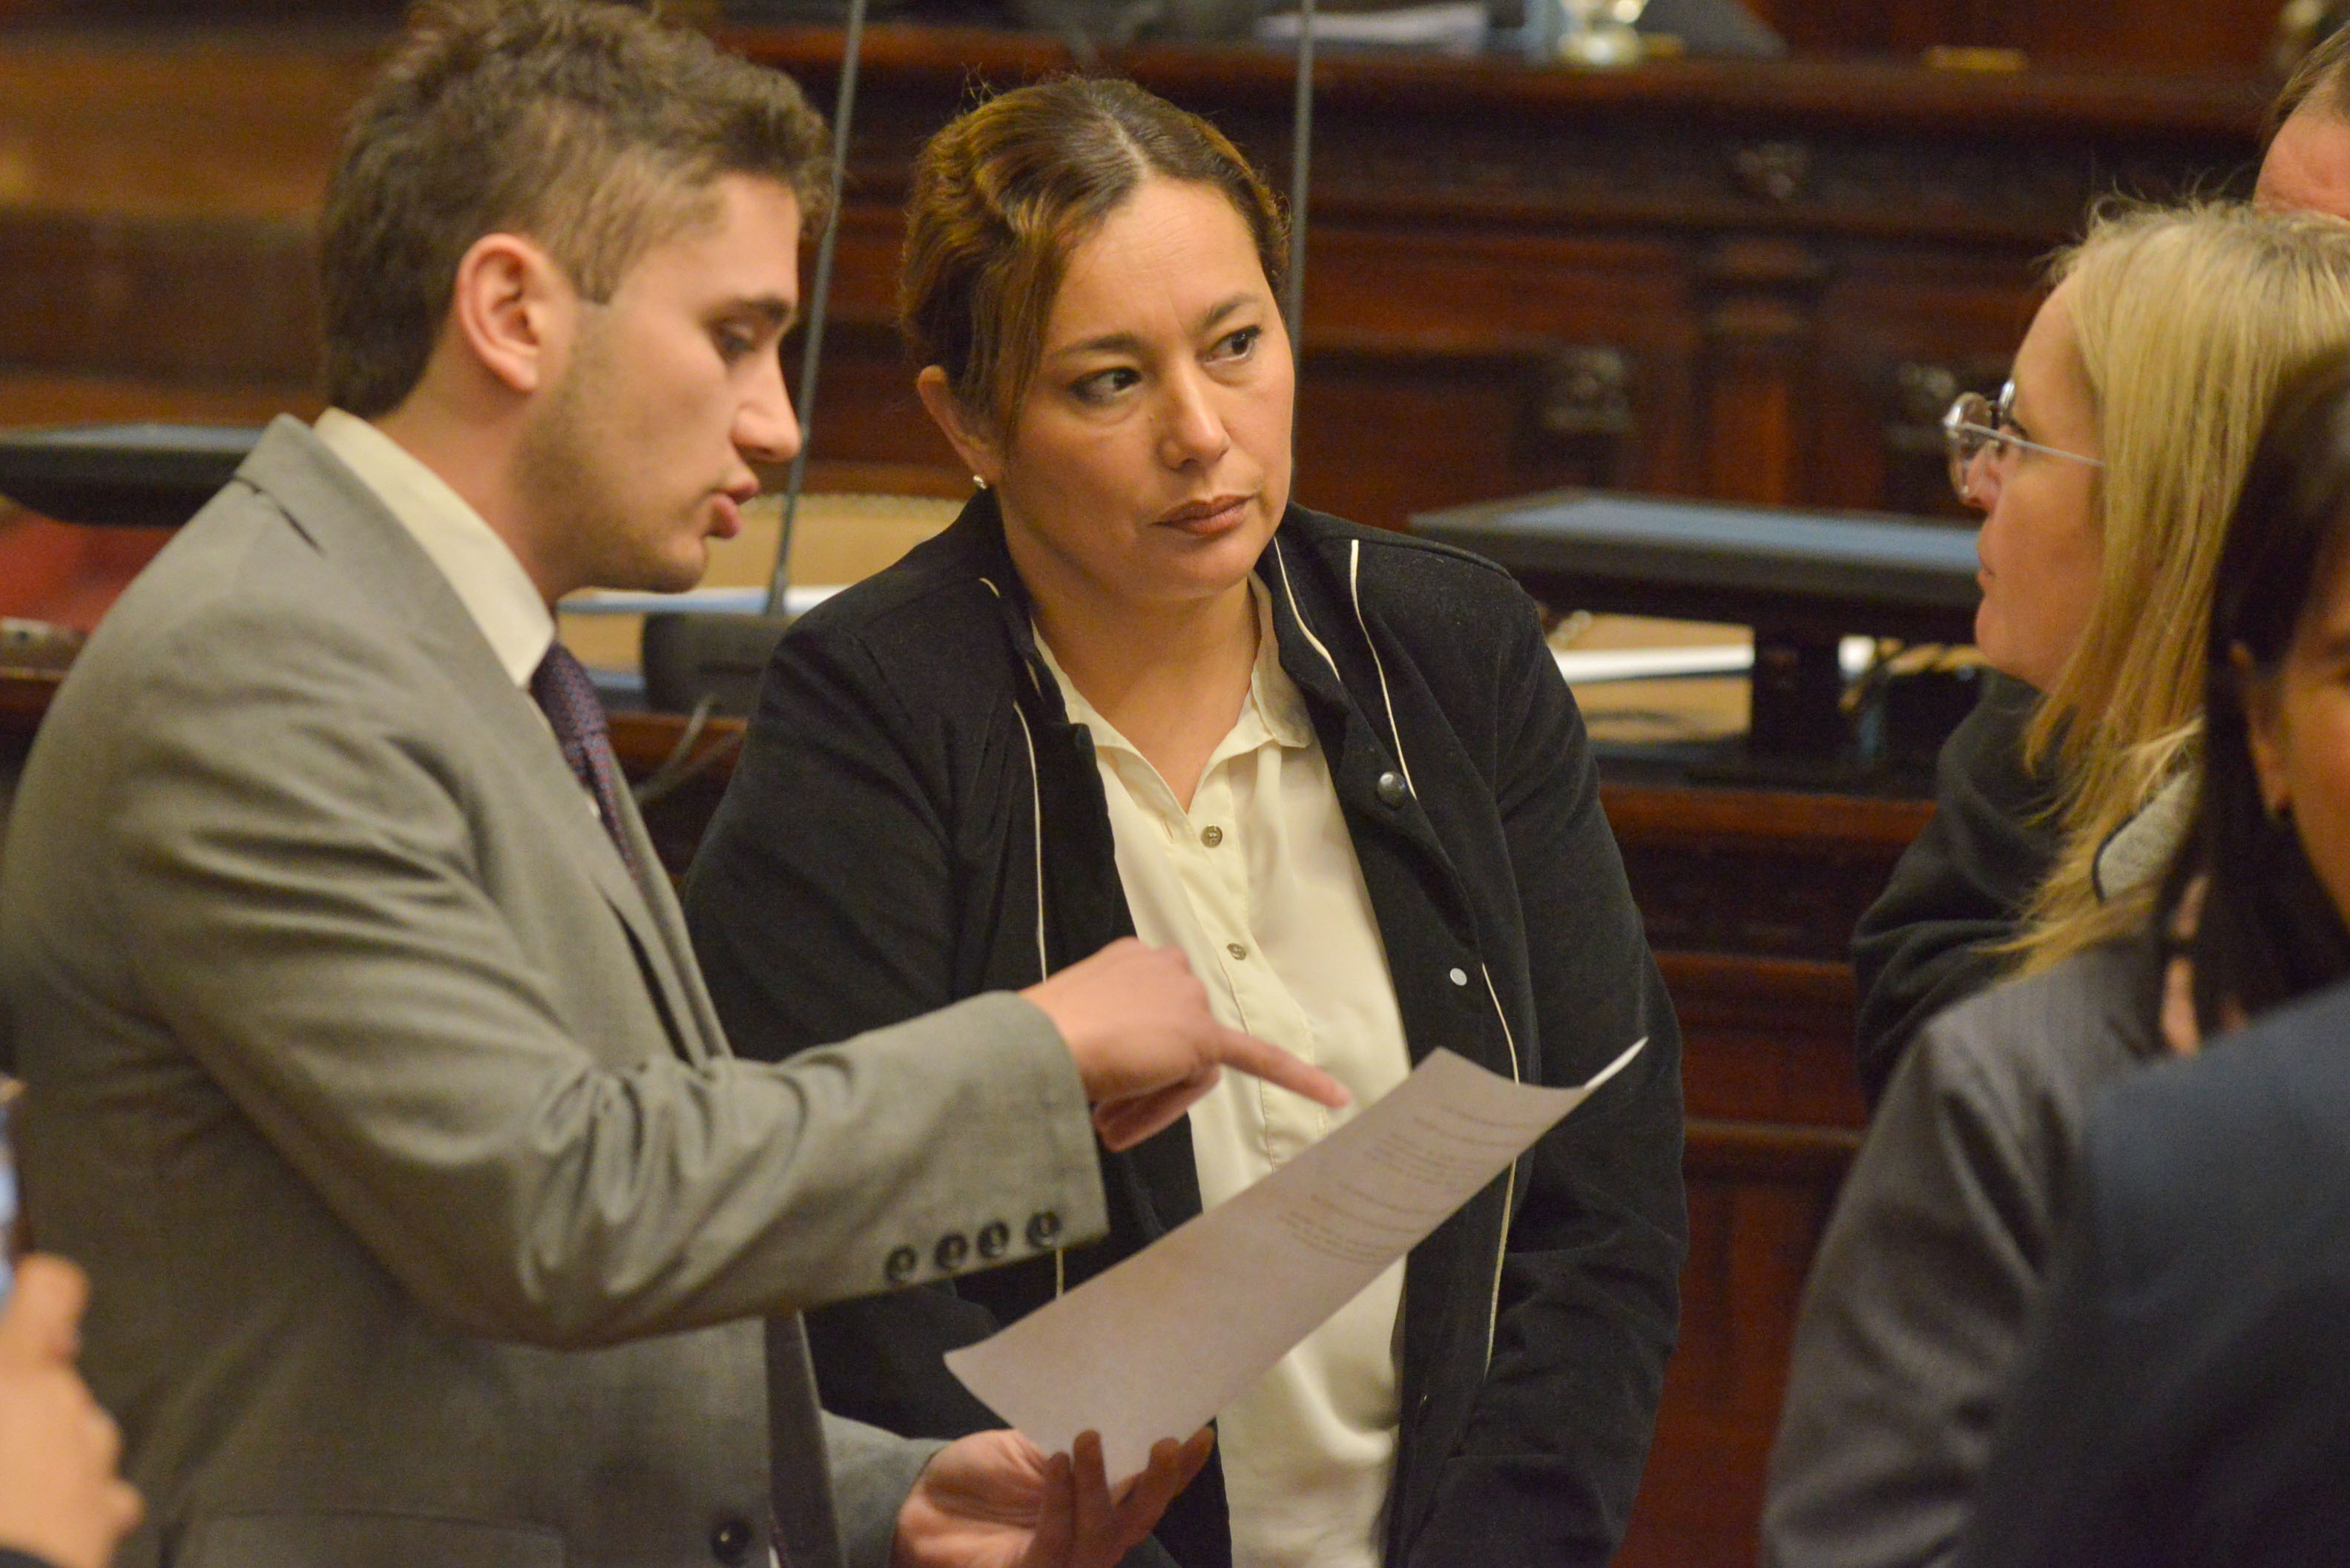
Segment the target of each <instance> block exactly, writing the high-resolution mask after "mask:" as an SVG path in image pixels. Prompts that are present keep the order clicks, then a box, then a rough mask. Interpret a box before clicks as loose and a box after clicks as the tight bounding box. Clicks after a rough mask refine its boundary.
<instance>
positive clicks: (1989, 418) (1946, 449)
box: [1942, 379, 2106, 506]
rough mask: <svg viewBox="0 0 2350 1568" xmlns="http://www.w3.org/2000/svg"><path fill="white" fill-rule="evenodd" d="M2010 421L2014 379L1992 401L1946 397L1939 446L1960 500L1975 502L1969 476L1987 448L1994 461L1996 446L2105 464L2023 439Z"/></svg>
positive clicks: (1978, 397)
mask: <svg viewBox="0 0 2350 1568" xmlns="http://www.w3.org/2000/svg"><path fill="white" fill-rule="evenodd" d="M2014 423H2015V382H2014V381H2013V380H2012V379H2011V380H2009V381H2008V382H2007V384H2006V385H2004V386H2002V387H2001V388H2000V389H1999V399H1998V400H1997V401H1996V402H1994V401H1993V400H1991V399H1989V398H1986V397H1984V396H1983V395H1982V394H1981V392H1960V394H1959V395H1958V396H1957V397H1956V398H1954V399H1952V400H1950V408H1949V409H1948V410H1946V411H1945V412H1944V413H1943V415H1942V446H1943V455H1944V456H1945V457H1946V458H1947V460H1948V461H1949V462H1950V488H1951V489H1952V490H1955V491H1957V492H1958V493H1959V499H1960V501H1961V502H1963V503H1964V504H1968V505H1970V506H1971V505H1974V504H1976V503H1975V497H1974V486H1973V485H1972V483H1970V478H1969V476H1970V474H1971V473H1972V472H1973V470H1974V465H1975V459H1977V458H1979V457H1981V455H1982V454H1983V453H1984V452H1992V459H1993V461H1994V462H1996V461H1997V460H1998V458H1999V456H2000V454H1999V453H1998V452H1995V451H1993V449H1994V448H1997V447H2002V446H2012V447H2020V448H2022V450H2024V451H2026V452H2042V453H2044V454H2046V455H2047V456H2049V457H2061V458H2063V459H2064V460H2065V461H2066V462H2079V463H2085V464H2087V465H2088V466H2089V467H2091V468H2103V467H2105V466H2106V462H2105V459H2103V458H2099V457H2085V456H2084V455H2082V454H2081V453H2080V452H2066V451H2065V450H2064V448H2063V447H2058V446H2047V445H2044V444H2043V443H2042V442H2039V441H2026V440H2024V438H2023V437H2022V436H2020V435H2017V434H2015V433H2013V431H2012V429H2010V428H2007V427H2012V425H2013V424H2014ZM1970 441H1971V442H1972V450H1967V443H1969V442H1970Z"/></svg>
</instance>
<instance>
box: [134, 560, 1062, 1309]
mask: <svg viewBox="0 0 2350 1568" xmlns="http://www.w3.org/2000/svg"><path fill="white" fill-rule="evenodd" d="M287 614H288V612H287V611H286V608H285V607H283V606H274V607H269V608H268V609H267V610H265V611H263V610H255V611H253V612H251V613H250V615H249V617H248V618H249V619H251V620H252V621H253V622H254V624H252V625H249V626H240V625H238V624H236V623H235V622H234V618H224V617H213V618H207V619H206V620H204V621H203V623H202V625H201V629H202V631H203V646H202V647H201V648H189V649H177V650H176V654H177V657H172V658H159V659H156V660H154V661H153V664H154V668H155V669H156V670H158V671H160V672H161V673H159V674H157V675H156V676H155V677H154V678H152V679H151V680H147V681H146V682H145V683H144V684H143V686H142V688H141V689H140V691H137V692H136V693H135V695H133V696H132V697H131V698H130V706H131V707H132V708H133V710H134V711H130V712H129V713H127V714H126V715H125V718H124V722H122V723H121V724H120V726H117V727H116V728H115V731H114V735H115V738H114V739H112V740H111V741H109V742H108V743H109V744H111V745H115V746H119V747H120V748H122V749H123V753H124V754H123V755H122V756H121V757H120V758H119V759H118V763H117V765H114V766H112V767H109V768H108V769H107V770H106V771H105V774H103V775H102V776H104V777H108V778H110V779H111V780H112V781H113V785H114V789H113V795H114V798H112V799H111V800H109V801H108V802H106V804H105V807H104V809H106V810H108V811H109V813H110V816H109V827H108V832H109V835H110V836H111V839H112V842H113V843H114V846H115V848H114V849H113V850H112V852H111V853H110V854H109V858H108V864H107V867H106V875H108V876H109V884H108V886H106V888H104V889H103V892H102V894H101V897H102V898H104V899H105V900H106V901H107V908H108V911H109V914H110V916H111V918H113V919H117V920H118V921H120V922H121V929H127V930H132V931H136V932H138V933H139V935H140V941H139V942H138V943H137V944H136V947H135V950H134V953H133V956H132V959H131V960H130V962H131V964H132V967H133V969H134V971H135V972H134V973H133V974H132V975H131V976H130V983H131V985H132V987H133V988H134V989H135V991H136V992H137V993H138V994H139V995H140V997H141V999H142V1003H143V1005H144V1006H145V1008H147V1009H148V1010H149V1011H150V1012H151V1014H152V1016H154V1017H155V1018H156V1019H158V1020H159V1021H160V1022H161V1024H162V1025H163V1026H164V1027H166V1028H168V1029H169V1031H170V1032H171V1033H172V1035H173V1037H174V1038H175V1039H177V1040H178V1041H180V1042H182V1044H183V1045H184V1047H185V1048H186V1049H187V1050H189V1051H190V1052H192V1054H194V1055H195V1056H196V1057H197V1058H198V1060H199V1061H200V1062H201V1064H202V1065H203V1069H204V1071H205V1072H206V1073H207V1074H208V1075H210V1076H211V1077H212V1078H213V1080H214V1081H215V1082H217V1083H218V1084H219V1085H221V1087H222V1088H223V1089H224V1091H225V1092H226V1094H227V1095H228V1096H231V1098H233V1099H234V1102H235V1104H236V1106H237V1107H238V1108H239V1110H240V1111H241V1112H242V1113H243V1114H244V1116H246V1117H247V1118H248V1119H249V1120H250V1121H252V1122H253V1124H254V1125H255V1127H257V1128H258V1129H259V1130H260V1131H261V1132H262V1134H263V1135H264V1136H265V1137H266V1138H267V1139H268V1141H269V1142H270V1144H271V1145H272V1146H273V1147H275V1148H276V1151H277V1152H278V1153H279V1155H280V1156H281V1157H282V1158H285V1159H286V1160H287V1161H289V1162H290V1163H291V1164H292V1165H293V1166H294V1167H296V1168H297V1169H298V1170H299V1171H300V1173H301V1174H302V1176H303V1177H304V1178H305V1179H307V1181H308V1183H309V1184H310V1185H311V1187H312V1188H313V1189H316V1190H317V1192H318V1193H319V1194H320V1195H321V1197H322V1198H323V1199H324V1200H325V1201H326V1202H327V1203H328V1205H329V1206H330V1207H331V1208H332V1209H333V1210H334V1211H335V1212H336V1213H337V1215H338V1217H339V1218H340V1219H341V1220H342V1221H343V1222H344V1223H345V1224H347V1225H348V1226H349V1227H350V1228H351V1229H352V1231H355V1232H356V1233H357V1234H358V1235H359V1237H360V1238H361V1239H362V1240H363V1241H365V1242H366V1243H367V1244H368V1245H369V1248H370V1250H371V1251H373V1252H374V1253H375V1255H376V1256H377V1257H378V1258H379V1259H380V1261H381V1262H382V1263H383V1264H384V1266H385V1267H386V1268H387V1269H389V1270H390V1272H392V1273H393V1274H394V1275H395V1276H396V1277H397V1278H398V1279H399V1280H400V1282H401V1283H402V1285H403V1286H404V1287H405V1288H406V1289H407V1290H408V1291H409V1292H410V1293H411V1294H412V1295H413V1296H415V1297H416V1299H417V1300H418V1301H419V1302H420V1303H421V1304H422V1305H423V1306H424V1307H425V1308H426V1310H428V1311H430V1312H433V1313H435V1314H437V1315H439V1316H441V1317H442V1318H444V1319H445V1320H447V1321H448V1322H449V1323H450V1324H452V1326H454V1327H457V1328H459V1329H461V1330H463V1331H466V1332H471V1333H475V1334H485V1335H490V1336H494V1337H502V1338H510V1339H515V1340H522V1341H527V1342H533V1343H540V1344H546V1345H595V1344H603V1343H609V1342H613V1341H617V1340H620V1339H624V1338H631V1337H638V1336H642V1335H646V1334H659V1333H663V1332H668V1331H671V1330H677V1329H683V1328H689V1327H695V1326H700V1325H704V1324H715V1323H720V1322H723V1321H728V1320H733V1319H739V1318H743V1317H748V1316H756V1315H761V1314H773V1313H776V1312H781V1311H786V1310H791V1309H795V1308H797V1307H801V1306H805V1305H807V1304H811V1303H816V1302H821V1301H824V1300H827V1299H830V1298H835V1297H839V1296H844V1295H847V1294H851V1293H857V1292H860V1291H869V1290H874V1289H879V1288H880V1287H881V1286H882V1285H883V1283H884V1282H885V1281H886V1279H887V1277H888V1276H887V1270H886V1267H885V1264H886V1259H887V1255H888V1253H889V1251H891V1250H892V1249H894V1248H895V1247H896V1246H898V1245H899V1244H901V1243H902V1242H903V1241H905V1240H906V1239H907V1238H908V1237H909V1235H913V1236H934V1235H938V1234H941V1233H943V1232H944V1231H946V1230H950V1229H961V1228H964V1227H967V1226H968V1225H970V1224H971V1223H972V1219H973V1215H972V1207H973V1205H972V1193H973V1191H974V1189H981V1190H984V1191H987V1192H988V1193H989V1194H990V1196H991V1197H992V1198H993V1199H994V1200H995V1201H998V1202H1000V1203H1001V1204H1003V1206H1004V1207H1005V1208H1006V1209H1007V1210H1016V1211H1017V1212H1018V1213H1022V1214H1024V1213H1027V1212H1029V1211H1031V1210H1030V1208H1029V1207H1028V1206H1030V1205H1033V1206H1034V1207H1035V1208H1040V1209H1041V1208H1055V1209H1057V1210H1059V1211H1060V1212H1061V1213H1062V1215H1063V1216H1064V1219H1065V1220H1066V1223H1067V1225H1068V1226H1069V1228H1070V1229H1072V1230H1074V1231H1079V1232H1081V1233H1082V1232H1084V1231H1097V1230H1099V1228H1100V1227H1101V1225H1102V1222H1103V1221H1102V1210H1101V1203H1100V1195H1099V1189H1098V1185H1097V1176H1096V1171H1095V1161H1094V1153H1093V1138H1092V1127H1091V1120H1090V1117H1089V1116H1088V1114H1087V1109H1086V1106H1085V1104H1084V1094H1083V1089H1082V1085H1080V1084H1079V1083H1078V1081H1077V1078H1076V1074H1075V1071H1074V1069H1073V1067H1072V1066H1071V1064H1070V1063H1069V1061H1068V1058H1067V1053H1066V1049H1065V1048H1064V1047H1063V1046H1062V1045H1061V1044H1059V1041H1058V1037H1057V1035H1056V1034H1055V1032H1054V1031H1053V1029H1052V1027H1051V1025H1050V1023H1049V1021H1047V1020H1045V1018H1044V1016H1043V1015H1042V1014H1041V1013H1040V1012H1037V1011H1036V1010H1035V1008H1033V1007H1031V1006H1030V1005H1029V1004H1028V1003H1026V1002H1022V1001H1020V1000H1018V999H1017V998H1014V997H1008V996H1003V995H995V996H987V997H980V998H976V999H974V1000H972V1002H966V1003H964V1004H962V1006H961V1007H959V1008H957V1009H956V1010H955V1011H954V1012H951V1013H949V1014H946V1015H944V1016H942V1017H939V1018H931V1019H923V1020H918V1021H916V1022H914V1023H909V1024H905V1025H902V1026H899V1027H897V1028H894V1029H890V1030H885V1031H879V1032H876V1033H871V1034H869V1035H867V1036H865V1037H863V1038H861V1039H858V1040H856V1041H853V1042H850V1043H849V1044H847V1045H845V1046H841V1047H838V1048H836V1049H829V1050H825V1051H819V1052H813V1053H810V1054H806V1055H804V1056H802V1057H800V1058H798V1059H796V1060H795V1062H793V1063H792V1064H788V1065H785V1066H771V1065H767V1064H758V1063H750V1062H743V1061H739V1060H735V1059H733V1058H732V1057H729V1056H725V1055H723V1054H720V1055H717V1056H715V1057H713V1058H711V1059H707V1060H703V1061H699V1062H689V1061H687V1060H685V1059H684V1058H683V1057H681V1055H679V1054H676V1053H675V1052H674V1051H673V1050H671V1048H670V1047H669V1045H668V1044H667V1043H666V1042H660V1041H656V1042H652V1043H650V1045H649V1047H648V1048H645V1049H642V1050H634V1049H631V1050H630V1051H629V1052H626V1053H624V1054H626V1055H627V1056H628V1057H629V1060H628V1061H626V1062H616V1061H613V1060H608V1059H605V1058H604V1057H599V1055H598V1054H597V1053H595V1052H592V1051H591V1050H589V1049H588V1048H587V1046H586V1045H585V1044H582V1037H581V1036H579V1035H577V1034H575V1033H572V1032H571V1030H570V1029H569V1028H568V1027H567V1024H566V1023H565V1019H564V1008H563V1005H562V999H561V998H559V997H557V996H556V995H555V994H553V993H552V992H551V991H550V989H549V985H548V981H547V979H546V971H545V970H544V968H543V966H541V965H540V964H537V963H536V962H534V961H532V960H531V959H530V958H529V957H528V956H527V955H526V953H525V950H524V949H523V947H522V945H521V940H520V938H519V936H518V934H517V929H516V927H515V924H514V923H513V917H512V916H511V915H510V914H509V912H508V911H506V910H505V909H503V908H502V907H501V906H500V904H499V903H498V902H497V900H496V898H494V896H493V892H492V883H491V879H490V877H488V876H487V874H486V867H485V866H484V859H485V857H488V856H490V855H493V854H506V855H530V854H546V855H557V854H560V853H561V852H562V851H561V846H560V845H559V844H552V843H541V842H539V841H538V840H537V839H536V837H535V836H524V840H523V841H522V842H509V841H500V842H496V843H490V842H486V841H485V840H484V837H483V836H482V834H481V833H480V831H479V830H478V822H479V818H480V815H481V814H482V812H483V811H484V805H483V803H482V802H480V801H479V800H478V799H477V798H476V797H477V796H478V795H479V794H480V792H481V791H482V790H483V788H484V784H483V781H482V780H481V779H480V778H479V777H477V776H475V774H477V773H478V771H479V770H480V769H481V768H482V767H484V766H486V765H488V764H487V763H486V760H485V758H484V753H482V752H481V751H480V749H479V746H478V744H475V745H474V747H473V750H472V751H465V750H463V749H457V748H458V743H456V742H451V741H450V740H449V739H448V735H449V732H450V730H451V728H452V726H451V725H450V723H449V722H448V715H447V714H446V713H445V712H435V711H431V705H432V698H431V697H430V696H429V695H428V694H421V693H418V692H415V691H412V690H411V687H410V683H407V682H404V681H403V680H402V679H401V668H402V667H400V665H399V664H398V663H397V661H396V660H388V659H386V657H385V655H384V654H383V652H382V650H381V648H380V644H378V643H376V642H373V641H370V640H369V634H368V633H367V632H365V631H362V630H358V629H353V628H347V627H344V626H342V625H340V624H338V623H337V622H335V621H334V620H332V619H331V618H328V616H326V615H325V614H323V613H321V614H320V615H318V616H317V617H315V618H313V620H314V624H307V625H305V626H302V627H300V628H296V631H297V632H298V635H296V633H295V632H289V629H288V628H287V627H286V625H285V624H284V623H285V620H286V618H287ZM289 638H291V640H289ZM165 651H166V652H167V653H168V652H172V651H174V650H170V649H166V650H165ZM508 837H509V838H511V837H512V836H511V835H510V836H508ZM607 914H608V911H607V910H606V909H602V908H601V907H598V908H597V909H591V910H586V911H582V913H581V915H580V917H579V918H581V919H596V918H601V917H604V916H606V915H607ZM949 1042H951V1051H950V1050H949V1049H948V1043H949ZM951 1056H952V1057H956V1058H959V1061H958V1069H957V1070H955V1071H951V1072H942V1071H941V1070H940V1063H941V1061H942V1060H946V1059H949V1058H950V1057H951ZM1014 1128H1017V1129H1019V1133H1020V1137H1018V1138H1017V1139H1014V1138H1012V1137H1008V1136H1007V1133H1008V1131H1009V1130H1010V1129H1014Z"/></svg>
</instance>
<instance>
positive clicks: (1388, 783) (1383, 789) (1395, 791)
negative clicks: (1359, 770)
mask: <svg viewBox="0 0 2350 1568" xmlns="http://www.w3.org/2000/svg"><path fill="white" fill-rule="evenodd" d="M1371 787H1372V788H1373V789H1375V790H1377V791H1378V796H1379V800H1380V801H1381V803H1382V804H1384V805H1402V804H1403V800H1404V796H1405V795H1406V794H1409V793H1410V792H1409V791H1408V790H1406V789H1405V788H1404V785H1403V775H1402V774H1380V775H1379V782H1378V784H1374V785H1372V786H1371Z"/></svg>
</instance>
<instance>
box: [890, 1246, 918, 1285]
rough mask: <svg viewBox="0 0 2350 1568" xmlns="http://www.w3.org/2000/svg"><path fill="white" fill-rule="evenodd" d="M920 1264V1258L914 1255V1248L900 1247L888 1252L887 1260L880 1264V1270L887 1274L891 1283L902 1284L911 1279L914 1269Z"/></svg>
mask: <svg viewBox="0 0 2350 1568" xmlns="http://www.w3.org/2000/svg"><path fill="white" fill-rule="evenodd" d="M921 1266H922V1260H921V1259H920V1257H919V1256H917V1255H916V1253H915V1251H914V1249H912V1248H911V1247H900V1248H899V1249H898V1250H897V1251H894V1252H892V1253H890V1254H889V1262H886V1263H884V1264H882V1265H881V1272H883V1273H885V1274H887V1275H889V1282H890V1283H891V1284H893V1285H902V1284H904V1283H905V1282H907V1281H908V1280H910V1279H912V1278H913V1277H914V1271H915V1270H917V1269H919V1268H920V1267H921Z"/></svg>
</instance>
